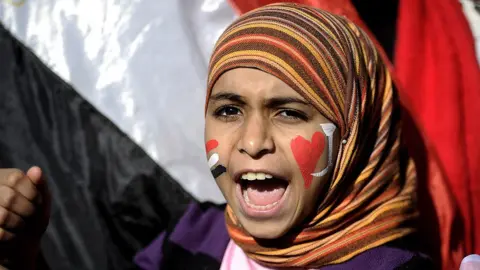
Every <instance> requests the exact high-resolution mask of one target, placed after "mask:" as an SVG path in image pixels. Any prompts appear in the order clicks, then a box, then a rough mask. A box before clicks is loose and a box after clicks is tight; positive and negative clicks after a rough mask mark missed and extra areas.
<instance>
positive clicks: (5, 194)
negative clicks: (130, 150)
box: [0, 186, 16, 208]
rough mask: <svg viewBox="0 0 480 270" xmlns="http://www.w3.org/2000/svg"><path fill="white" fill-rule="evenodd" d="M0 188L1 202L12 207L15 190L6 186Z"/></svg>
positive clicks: (2, 204) (4, 205)
mask: <svg viewBox="0 0 480 270" xmlns="http://www.w3.org/2000/svg"><path fill="white" fill-rule="evenodd" d="M0 188H1V189H0V204H1V206H3V207H5V208H10V207H11V206H12V205H13V202H14V201H15V195H16V194H15V191H14V190H13V189H11V188H9V187H6V186H3V187H0Z"/></svg>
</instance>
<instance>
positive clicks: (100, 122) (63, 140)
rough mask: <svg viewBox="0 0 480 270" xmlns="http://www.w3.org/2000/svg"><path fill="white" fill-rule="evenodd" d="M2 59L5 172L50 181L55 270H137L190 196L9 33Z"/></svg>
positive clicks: (0, 35) (0, 47)
mask: <svg viewBox="0 0 480 270" xmlns="http://www.w3.org/2000/svg"><path fill="white" fill-rule="evenodd" d="M0 59H1V65H0V167H1V168H8V167H15V168H20V169H22V170H26V169H28V168H29V167H30V166H31V165H38V166H40V167H41V168H42V169H43V170H44V172H45V173H46V175H47V177H48V182H49V186H50V189H51V191H52V193H53V197H54V201H53V208H52V217H51V221H50V225H49V228H48V230H47V233H46V235H45V237H44V239H43V242H42V248H43V254H44V255H45V257H46V260H47V262H48V264H49V265H50V268H51V269H62V270H64V269H95V270H98V269H116V270H117V269H134V268H135V267H134V265H133V263H132V257H133V255H134V254H135V253H136V251H138V250H139V249H140V248H142V247H145V246H146V245H148V244H149V242H150V241H152V240H153V239H154V238H155V237H156V236H157V235H158V234H159V233H160V232H161V231H162V230H164V229H165V228H166V227H167V226H168V223H169V222H171V221H172V220H176V219H178V218H179V217H180V216H181V215H182V214H183V212H184V211H185V209H186V207H187V206H188V203H189V202H191V201H192V200H193V198H191V196H190V195H189V194H188V193H187V192H185V191H184V190H183V189H182V188H181V187H180V186H179V185H178V184H177V182H176V181H174V179H172V178H171V177H170V176H169V175H168V174H167V173H166V172H165V171H164V170H162V168H160V167H159V166H158V165H157V164H156V163H155V162H154V161H153V160H152V159H151V158H149V157H148V156H147V154H146V153H145V152H144V151H143V150H142V149H141V148H140V147H139V146H137V145H136V144H135V143H133V142H132V141H131V140H130V139H129V138H128V137H127V136H126V135H125V134H123V133H122V132H121V131H120V130H119V129H118V128H117V127H116V126H115V125H114V124H112V123H111V122H110V121H109V120H107V119H106V118H105V117H104V116H102V115H101V114H100V113H99V112H98V111H97V110H96V109H95V108H93V107H92V106H91V105H90V104H89V103H88V102H87V101H85V99H83V98H82V97H81V96H80V95H79V94H78V93H77V92H76V91H75V90H74V89H73V88H72V87H71V86H69V85H68V84H66V83H65V82H63V81H62V80H61V79H60V78H59V77H58V76H56V75H55V74H54V73H53V72H52V71H51V70H50V69H49V68H48V67H46V66H45V65H44V64H42V63H41V61H40V60H39V59H38V58H37V57H35V55H34V54H33V53H32V52H30V51H29V50H28V49H27V48H26V47H24V46H23V45H22V44H21V43H20V42H19V41H17V40H16V39H14V38H13V37H12V35H11V34H10V33H9V32H8V31H6V30H5V28H4V27H3V26H0ZM174 222H176V221H174Z"/></svg>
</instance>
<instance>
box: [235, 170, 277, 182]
mask: <svg viewBox="0 0 480 270" xmlns="http://www.w3.org/2000/svg"><path fill="white" fill-rule="evenodd" d="M271 178H273V176H272V175H270V174H268V173H254V172H249V173H244V174H242V179H245V180H250V181H253V180H265V179H271Z"/></svg>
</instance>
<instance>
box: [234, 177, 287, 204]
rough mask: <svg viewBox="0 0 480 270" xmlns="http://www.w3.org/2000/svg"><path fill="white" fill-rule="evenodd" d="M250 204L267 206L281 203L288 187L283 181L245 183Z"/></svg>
mask: <svg viewBox="0 0 480 270" xmlns="http://www.w3.org/2000/svg"><path fill="white" fill-rule="evenodd" d="M245 182H247V183H246V185H245V187H246V190H244V192H245V191H246V192H247V195H248V199H249V201H250V203H252V204H254V205H259V206H265V205H269V204H272V203H274V202H277V201H279V200H280V199H281V198H282V196H283V193H285V189H286V185H285V182H283V181H281V180H273V179H272V180H256V181H245Z"/></svg>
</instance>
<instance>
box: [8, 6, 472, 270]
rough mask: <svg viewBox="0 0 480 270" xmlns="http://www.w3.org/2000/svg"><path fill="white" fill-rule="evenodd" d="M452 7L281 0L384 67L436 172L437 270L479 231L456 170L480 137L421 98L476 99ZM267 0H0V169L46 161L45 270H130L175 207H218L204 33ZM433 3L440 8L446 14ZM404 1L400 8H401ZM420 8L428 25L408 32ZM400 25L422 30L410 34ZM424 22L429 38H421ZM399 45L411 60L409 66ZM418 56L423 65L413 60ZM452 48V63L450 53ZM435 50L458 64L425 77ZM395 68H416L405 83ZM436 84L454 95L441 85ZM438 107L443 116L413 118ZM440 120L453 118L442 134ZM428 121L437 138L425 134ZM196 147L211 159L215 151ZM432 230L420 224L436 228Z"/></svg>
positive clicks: (461, 22) (465, 35) (464, 175)
mask: <svg viewBox="0 0 480 270" xmlns="http://www.w3.org/2000/svg"><path fill="white" fill-rule="evenodd" d="M455 1H456V0H435V1H427V0H424V1H418V0H415V1H414V0H411V1H406V0H402V1H400V5H397V1H380V0H376V1H373V0H371V1H350V0H335V1H333V0H323V1H319V0H297V1H295V2H298V3H305V4H309V5H314V6H317V7H320V8H323V9H327V10H329V11H331V12H335V13H338V14H342V15H344V16H347V17H348V18H350V19H351V20H353V21H355V22H356V23H357V24H359V25H361V26H362V27H363V28H364V29H366V30H367V32H369V34H370V35H371V37H372V38H374V39H375V40H376V41H375V42H376V43H377V45H379V47H382V48H383V50H384V52H385V55H386V56H385V57H388V58H389V59H394V60H395V61H394V64H395V66H396V67H397V65H398V70H397V73H398V74H397V76H398V79H399V80H400V81H401V83H402V85H404V87H402V89H400V94H401V97H402V99H403V100H404V103H405V104H409V105H408V109H409V112H410V114H411V115H415V117H412V118H415V119H416V118H418V119H416V121H415V122H414V121H413V120H412V123H411V126H412V127H418V126H422V127H423V130H419V131H418V132H417V133H418V134H417V135H418V136H421V137H422V139H423V140H418V141H424V140H427V141H429V145H428V151H426V150H425V151H418V149H417V152H426V153H428V155H426V157H420V158H417V159H419V160H420V161H423V162H425V164H429V166H425V167H428V168H436V169H431V170H430V171H429V173H430V174H426V173H425V175H423V177H424V178H423V179H425V187H424V188H425V192H427V191H430V194H432V197H435V196H436V201H435V200H434V202H435V203H434V204H432V205H429V207H430V208H429V207H426V209H430V210H428V211H430V213H433V217H432V220H433V221H434V223H437V224H438V223H440V225H438V228H437V229H438V232H439V231H441V232H442V234H441V236H442V238H443V237H447V238H444V239H446V240H443V242H441V247H442V255H443V257H444V262H447V263H444V267H445V265H447V264H448V263H452V262H455V258H459V257H461V255H463V254H466V253H473V252H476V253H480V250H479V246H478V243H480V240H479V238H478V237H479V234H478V232H474V231H473V229H474V228H478V227H479V226H480V225H479V224H480V223H479V218H480V217H479V216H480V215H479V213H478V208H475V207H478V205H479V203H478V201H477V204H476V205H475V204H474V202H473V200H474V199H475V200H478V198H479V197H478V196H476V198H473V197H474V196H473V195H472V194H474V192H477V193H479V191H478V186H479V185H478V182H479V181H480V180H479V174H478V166H476V168H474V167H475V166H473V167H472V166H471V164H480V162H478V161H479V160H478V159H476V158H477V157H478V151H480V147H476V146H475V145H474V143H475V141H474V140H473V144H472V140H470V139H469V140H467V139H468V138H474V139H476V138H480V131H479V129H478V128H477V127H478V126H475V124H474V123H472V120H470V119H466V118H465V117H464V116H462V112H463V111H462V109H461V108H462V107H461V106H457V107H455V108H454V107H453V106H451V105H452V104H454V103H456V102H459V100H458V99H452V100H453V102H450V103H448V102H447V103H445V102H442V103H441V104H442V106H441V107H440V106H437V107H435V102H436V101H437V99H439V100H440V99H442V98H443V99H444V100H448V99H449V98H451V97H452V96H451V95H459V93H463V95H464V96H463V97H462V98H463V100H464V101H465V100H467V102H466V103H462V104H464V105H465V106H467V105H468V107H469V108H470V110H472V111H470V112H469V113H470V114H471V115H474V116H475V115H476V114H474V113H475V111H474V110H478V109H479V108H480V106H479V105H480V104H479V103H480V101H478V98H477V95H476V94H475V93H474V90H475V86H478V84H476V83H478V80H477V81H475V79H474V78H475V75H478V66H477V67H476V68H477V69H476V70H475V68H474V67H473V66H474V65H473V63H472V61H471V60H469V59H470V58H471V56H472V55H474V52H473V50H472V46H473V45H472V44H471V43H472V39H471V33H470V32H469V30H468V25H467V23H466V21H465V19H464V18H463V17H462V16H463V15H462V14H461V10H460V6H459V5H458V3H457V4H455V3H453V2H455ZM187 2H188V3H187ZM272 2H278V1H265V0H257V1H254V0H230V1H228V0H203V1H182V0H169V1H155V0H143V1H127V0H119V1H80V0H65V1H54V0H36V1H31V0H20V1H14V0H3V1H1V2H0V23H1V25H0V55H1V57H2V58H1V59H2V65H0V71H1V73H0V115H1V117H0V130H1V132H2V133H1V136H0V167H2V168H5V167H17V168H21V169H27V168H28V167H29V166H31V165H33V164H36V165H39V166H41V167H42V168H43V169H44V170H45V172H46V174H47V176H48V181H49V184H50V188H51V190H52V192H53V196H54V201H53V209H52V218H51V222H50V225H49V228H48V230H47V233H46V235H45V237H44V240H43V243H42V247H43V253H44V255H45V257H46V260H47V262H48V264H49V265H50V267H51V268H52V269H134V268H135V267H134V265H133V264H132V258H133V256H134V254H135V253H136V252H137V251H138V250H140V249H141V248H143V247H145V246H146V245H148V244H149V243H150V241H152V240H153V239H154V238H155V237H156V236H157V235H158V234H159V233H160V232H161V231H163V230H164V229H165V228H167V227H168V226H170V225H171V224H175V221H176V220H177V219H178V218H179V217H180V216H181V214H182V213H183V211H184V210H185V207H186V205H187V203H189V202H190V201H192V200H199V201H206V200H208V201H213V202H217V203H222V202H223V198H222V196H221V194H220V192H219V190H218V188H217V187H216V185H215V182H214V181H213V178H212V173H213V174H215V173H218V172H221V171H222V167H219V164H218V162H214V161H215V160H210V162H209V163H210V165H212V164H213V165H212V166H211V167H209V166H208V165H209V164H207V162H206V161H205V145H204V142H203V138H202V136H201V134H203V125H204V119H203V108H204V95H205V93H204V91H205V78H206V75H207V65H208V59H209V55H210V52H211V49H212V47H213V44H214V42H215V41H216V39H217V37H218V36H219V35H220V33H221V32H222V31H223V29H225V27H226V26H227V25H229V24H230V23H231V22H232V21H233V20H234V19H235V18H236V17H237V16H238V15H239V14H242V13H244V12H247V11H249V10H251V9H253V8H256V7H259V6H261V5H264V4H268V3H272ZM447 2H448V3H449V4H450V5H451V6H448V8H445V7H446V6H445V5H446V3H447ZM436 3H438V4H436ZM441 5H443V8H439V7H440V6H441ZM409 8H414V9H413V10H415V13H412V14H411V15H410V16H408V12H407V10H409ZM452 10H453V11H452ZM472 10H473V9H472V8H470V9H469V13H468V14H472ZM473 12H475V11H473ZM427 13H428V14H429V17H428V18H429V19H428V20H427V21H428V22H429V23H428V24H425V25H423V23H425V21H424V20H425V18H424V17H422V16H423V14H427ZM452 14H453V15H452ZM473 14H477V13H473ZM472 16H473V17H472ZM472 16H471V18H474V19H473V20H475V18H477V17H475V16H476V15H472ZM452 18H455V19H452ZM477 19H478V18H477ZM415 25H422V27H420V28H418V27H417V29H415V31H411V27H412V26H415ZM445 25H447V26H448V27H446V26H445ZM444 26H445V27H444ZM442 28H443V29H442ZM447 29H454V30H448V31H447ZM472 29H473V28H472ZM477 29H478V28H477ZM421 31H424V32H421ZM428 31H432V35H431V36H428V35H425V37H423V36H422V33H426V32H428ZM410 32H411V34H409V33H410ZM433 33H438V35H437V34H433ZM454 34H455V35H458V37H459V38H457V39H455V38H454V37H452V35H454ZM435 35H436V36H437V37H438V38H439V39H440V38H442V37H443V38H444V39H445V40H450V41H451V40H456V41H455V42H453V41H452V42H453V43H452V44H455V46H451V48H450V49H449V50H446V51H445V50H444V49H445V48H443V47H439V48H437V49H435V48H436V47H435V46H436V45H435V44H436V43H437V41H438V40H435V41H432V40H431V38H433V36H435ZM419 36H420V37H422V38H420V39H419V42H416V41H415V37H419ZM428 38H430V39H428ZM396 39H397V40H398V42H397V43H395V42H394V41H395V40H396ZM445 40H444V41H445ZM459 40H463V41H459ZM444 41H442V42H441V44H445V42H444ZM415 44H417V45H418V46H417V47H416V46H415ZM469 44H470V45H469ZM428 46H430V48H429V47H428ZM442 46H443V45H442ZM416 48H422V50H418V51H417V50H416ZM409 51H410V52H411V51H413V52H415V53H416V54H415V57H420V58H419V59H423V60H422V61H415V59H416V58H415V57H414V56H413V54H412V55H411V56H409V54H408V52H409ZM442 51H445V54H446V55H439V53H440V52H442ZM425 52H428V54H424V56H425V57H427V56H428V57H429V58H421V56H422V55H423V54H422V53H425ZM419 55H420V56H419ZM453 55H454V56H461V57H457V58H458V61H455V59H452V56H453ZM457 58H456V59H457ZM435 59H437V60H438V59H442V61H445V62H441V63H440V67H445V66H449V65H451V64H452V62H453V63H454V64H453V65H452V69H453V70H454V71H455V70H461V71H462V72H463V73H459V72H453V73H452V72H450V73H451V74H448V70H446V69H438V70H432V69H431V67H432V66H435V64H436V63H435V61H434V60H435ZM427 60H428V61H427ZM412 61H413V62H412ZM410 66H415V68H416V69H414V70H416V71H422V70H426V71H425V72H427V73H426V74H424V75H425V76H424V77H422V78H418V77H415V78H413V79H412V78H411V77H412V74H414V73H415V72H413V71H411V72H410V73H409V72H408V67H410ZM424 67H430V69H429V68H427V69H424ZM453 67H454V68H453ZM472 70H473V71H472ZM465 72H466V73H465ZM469 72H470V73H469ZM475 72H477V73H475ZM445 73H446V74H447V75H448V76H445ZM467 73H468V74H469V75H468V76H469V77H466V76H462V74H467ZM419 74H420V73H419ZM427 75H428V76H427ZM443 76H445V78H446V79H445V80H447V81H448V82H456V83H454V84H451V83H448V84H445V86H444V87H442V86H441V85H440V89H443V90H442V91H443V92H442V94H440V95H434V94H432V93H434V92H435V89H433V88H434V85H435V87H438V86H439V85H438V84H440V83H437V84H433V83H431V82H434V81H435V78H438V77H443ZM479 77H480V76H476V78H479ZM439 82H440V81H439ZM441 82H442V83H444V82H445V81H441ZM448 87H453V88H451V89H450V90H449V91H450V92H445V91H446V88H448ZM465 89H467V90H465ZM468 89H469V90H468ZM476 89H477V90H478V89H480V88H479V87H477V88H476ZM412 93H419V96H421V97H422V98H421V99H418V100H415V98H414V96H413V95H412ZM477 93H478V91H477ZM427 96H428V97H429V99H427V98H426V97H427ZM432 97H435V98H437V99H435V98H432ZM417 104H429V105H428V106H417ZM455 106H456V105H455ZM432 108H433V109H432ZM438 108H441V110H442V113H445V114H451V115H452V119H454V120H455V121H456V122H455V121H453V122H449V123H445V122H444V121H441V120H438V118H437V116H438V114H431V113H428V112H436V111H438V110H439V109H438ZM477 114H478V113H477ZM417 116H419V117H417ZM451 123H456V124H458V125H455V126H454V129H448V128H452V127H451V126H448V125H450V124H451ZM459 123H461V124H459ZM478 123H480V122H478ZM435 125H436V126H435ZM435 127H436V128H435ZM442 127H446V129H444V131H448V133H447V132H443V133H442V134H441V136H440V135H439V132H440V130H442ZM412 129H413V128H412ZM415 131H417V130H415ZM467 131H468V133H467ZM410 133H412V134H413V133H414V132H413V131H412V132H410ZM467 135H468V136H469V137H468V136H467ZM412 136H413V135H412ZM466 136H467V137H468V138H466ZM452 138H453V139H452ZM451 139H452V140H451ZM465 141H468V145H464V146H462V147H460V148H459V149H454V151H452V149H453V148H455V147H458V145H461V142H465ZM467 146H468V147H467ZM415 147H417V148H420V147H427V146H425V145H420V146H419V145H415ZM210 150H211V151H213V152H211V151H207V154H208V156H209V157H210V158H211V156H212V155H213V154H212V153H214V151H215V149H210ZM432 153H436V154H435V155H434V154H432ZM432 160H434V161H432ZM475 162H476V163H475ZM467 163H468V164H467ZM432 164H433V165H432ZM464 165H465V166H466V167H464V168H465V169H464V171H461V170H460V169H459V168H462V166H464ZM467 165H468V166H467ZM475 170H477V171H475ZM439 171H441V172H442V173H441V174H440V173H436V174H435V175H436V177H432V172H439ZM439 175H440V176H439ZM426 179H429V180H428V181H426ZM431 179H434V180H431ZM435 181H436V182H435ZM435 187H441V188H440V189H436V191H432V190H433V189H434V188H435ZM427 193H428V192H427ZM445 198H447V199H445ZM460 198H461V200H460ZM425 201H426V202H424V204H428V201H430V198H428V199H425ZM442 203H443V205H442ZM427 206H428V205H427ZM432 208H435V209H436V210H431V209H432ZM428 211H427V212H428ZM439 221H442V222H443V223H442V222H439ZM454 221H455V222H454ZM432 228H434V229H432ZM435 228H436V227H435V226H434V225H432V226H430V227H429V228H428V229H430V231H432V232H434V233H436V235H437V237H438V235H440V234H439V233H437V231H435ZM454 233H456V235H455V234H454ZM438 243H440V240H439V239H438ZM431 245H432V246H435V245H437V247H439V246H440V245H439V244H437V242H435V243H431ZM450 250H451V251H452V252H450V253H449V251H450ZM439 252H440V251H439ZM452 254H453V255H452Z"/></svg>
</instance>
